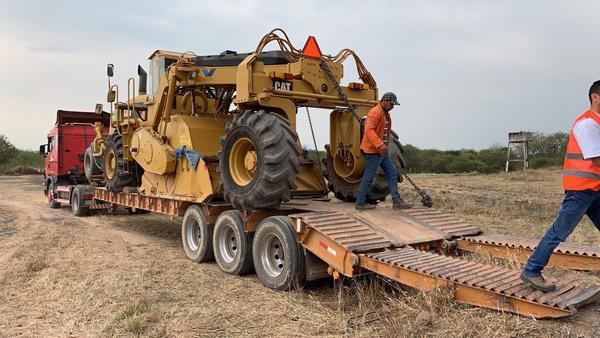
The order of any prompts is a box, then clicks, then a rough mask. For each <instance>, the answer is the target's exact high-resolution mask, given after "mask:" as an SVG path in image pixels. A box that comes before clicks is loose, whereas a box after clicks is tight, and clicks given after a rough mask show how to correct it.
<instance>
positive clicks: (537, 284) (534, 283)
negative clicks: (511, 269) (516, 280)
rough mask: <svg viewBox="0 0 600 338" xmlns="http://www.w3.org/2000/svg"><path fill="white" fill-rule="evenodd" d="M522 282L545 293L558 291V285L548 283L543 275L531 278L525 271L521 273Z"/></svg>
mask: <svg viewBox="0 0 600 338" xmlns="http://www.w3.org/2000/svg"><path fill="white" fill-rule="evenodd" d="M521 280H522V281H524V282H525V283H528V284H529V285H531V287H533V288H534V289H536V290H540V291H544V292H552V291H554V290H556V285H554V284H552V283H550V282H548V281H547V280H546V279H545V278H544V276H542V275H539V277H529V276H527V275H526V274H525V271H523V272H521Z"/></svg>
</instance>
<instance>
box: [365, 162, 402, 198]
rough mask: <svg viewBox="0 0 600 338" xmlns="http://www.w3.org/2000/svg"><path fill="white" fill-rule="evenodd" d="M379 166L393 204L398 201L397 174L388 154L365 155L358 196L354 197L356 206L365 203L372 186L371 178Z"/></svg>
mask: <svg viewBox="0 0 600 338" xmlns="http://www.w3.org/2000/svg"><path fill="white" fill-rule="evenodd" d="M380 166H381V169H383V172H384V173H385V177H386V178H387V181H388V190H389V191H390V193H391V194H392V200H393V201H394V202H399V201H400V193H398V172H397V171H396V167H394V163H392V159H391V158H390V156H389V155H388V154H385V155H379V154H365V172H364V173H363V176H362V179H361V181H360V187H359V189H358V196H357V197H356V204H358V205H363V204H365V203H366V201H367V193H368V192H369V189H370V188H371V184H373V178H375V173H377V169H378V168H379V167H380Z"/></svg>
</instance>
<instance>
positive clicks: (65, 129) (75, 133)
mask: <svg viewBox="0 0 600 338" xmlns="http://www.w3.org/2000/svg"><path fill="white" fill-rule="evenodd" d="M96 122H101V123H102V125H103V126H104V129H103V135H107V134H108V126H109V124H110V115H109V114H108V113H106V112H102V113H101V114H97V113H95V112H82V111H67V110H58V111H57V112H56V123H55V124H54V127H53V128H52V129H51V130H50V132H49V133H48V142H47V143H46V144H42V145H41V146H40V153H41V154H42V155H44V159H45V161H44V162H45V163H44V181H45V183H44V184H45V189H44V193H45V194H46V195H47V196H48V199H49V203H50V204H52V201H53V194H55V189H56V187H58V186H61V185H76V184H84V183H86V178H85V174H84V169H83V158H84V154H85V151H86V149H87V148H88V147H89V146H90V144H91V143H92V142H93V141H94V138H95V137H96V130H95V128H94V123H96ZM51 206H52V205H51Z"/></svg>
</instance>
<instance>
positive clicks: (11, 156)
mask: <svg viewBox="0 0 600 338" xmlns="http://www.w3.org/2000/svg"><path fill="white" fill-rule="evenodd" d="M43 170H44V157H43V156H42V155H40V154H39V153H38V152H37V151H33V150H19V149H17V148H16V147H15V146H14V145H13V144H12V143H10V142H9V141H8V139H7V138H6V136H4V135H0V174H2V175H34V174H40V173H43Z"/></svg>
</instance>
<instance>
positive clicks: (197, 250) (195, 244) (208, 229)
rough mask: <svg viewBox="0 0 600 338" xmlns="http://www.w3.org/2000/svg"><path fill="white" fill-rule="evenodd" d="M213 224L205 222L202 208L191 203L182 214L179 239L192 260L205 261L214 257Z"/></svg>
mask: <svg viewBox="0 0 600 338" xmlns="http://www.w3.org/2000/svg"><path fill="white" fill-rule="evenodd" d="M213 227H214V225H213V224H209V223H207V222H206V218H205V217H204V212H203V211H202V208H200V207H199V206H197V205H192V206H189V207H188V208H187V210H186V211H185V215H183V224H182V226H181V239H182V241H183V249H184V250H185V254H186V255H187V256H188V257H189V258H190V259H191V260H193V261H194V262H198V263H200V262H207V261H210V260H212V259H213V258H214V255H213V248H212V234H213Z"/></svg>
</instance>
